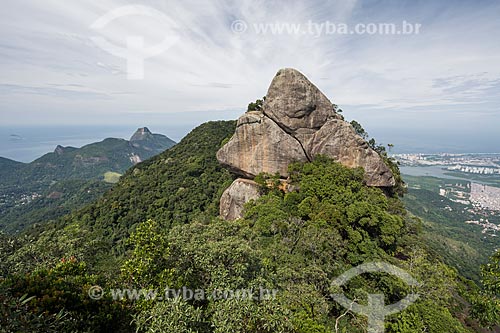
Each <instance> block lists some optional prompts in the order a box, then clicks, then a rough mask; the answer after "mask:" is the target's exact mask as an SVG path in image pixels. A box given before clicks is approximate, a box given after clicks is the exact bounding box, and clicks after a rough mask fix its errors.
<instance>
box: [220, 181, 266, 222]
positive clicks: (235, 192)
mask: <svg viewBox="0 0 500 333" xmlns="http://www.w3.org/2000/svg"><path fill="white" fill-rule="evenodd" d="M259 197H260V193H259V185H258V184H257V183H256V182H254V181H252V180H249V179H242V178H238V179H236V180H235V181H234V182H233V183H232V184H231V186H229V187H228V188H227V189H226V190H225V191H224V193H223V194H222V197H221V199H220V215H221V217H222V218H224V219H226V220H229V221H233V220H236V219H239V218H241V217H242V214H243V206H244V205H245V203H247V202H248V201H250V200H252V199H257V198H259Z"/></svg>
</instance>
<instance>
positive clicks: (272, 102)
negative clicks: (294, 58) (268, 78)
mask: <svg viewBox="0 0 500 333" xmlns="http://www.w3.org/2000/svg"><path fill="white" fill-rule="evenodd" d="M263 111H264V114H265V115H266V116H268V117H269V118H271V119H272V120H274V121H275V122H276V123H278V124H280V125H281V127H282V128H283V130H285V131H286V132H287V133H289V134H292V135H295V134H301V133H304V134H309V133H313V132H314V131H316V130H318V129H320V128H321V126H323V125H324V124H325V123H326V122H327V120H328V119H341V117H340V116H339V115H338V114H336V113H335V112H334V111H333V104H332V103H331V102H330V101H329V100H328V98H327V97H326V96H325V95H324V94H323V93H322V92H321V91H320V90H319V89H318V88H317V87H316V86H315V85H314V84H312V83H311V81H309V80H308V79H307V78H306V77H305V76H304V75H303V74H302V73H300V72H299V71H298V70H296V69H293V68H285V69H281V70H279V71H278V73H277V74H276V76H275V77H274V79H273V81H272V82H271V85H270V86H269V89H268V91H267V95H266V100H265V102H264V105H263Z"/></svg>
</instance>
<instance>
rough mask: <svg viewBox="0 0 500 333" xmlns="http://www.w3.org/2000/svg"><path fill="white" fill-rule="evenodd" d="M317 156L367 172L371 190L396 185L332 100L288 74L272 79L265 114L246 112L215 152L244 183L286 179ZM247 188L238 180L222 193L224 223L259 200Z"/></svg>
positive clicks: (284, 71)
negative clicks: (262, 177)
mask: <svg viewBox="0 0 500 333" xmlns="http://www.w3.org/2000/svg"><path fill="white" fill-rule="evenodd" d="M319 154H322V155H326V156H329V157H331V158H333V159H334V160H336V161H338V162H340V163H342V164H343V165H345V166H347V167H352V168H355V167H363V168H364V169H365V182H366V184H367V185H369V186H378V187H391V186H394V184H395V181H394V177H393V175H392V172H391V170H390V169H389V167H388V166H387V165H386V164H385V163H384V161H383V159H382V158H381V157H380V156H379V154H378V153H377V152H375V151H374V150H373V149H372V148H371V147H370V146H369V145H368V143H367V142H366V141H364V140H363V138H361V137H360V136H359V135H357V134H356V131H355V130H354V128H353V127H352V126H351V124H349V123H347V122H345V121H344V120H343V118H342V116H340V115H338V114H336V113H335V112H334V110H333V104H332V103H331V102H330V101H329V100H328V98H326V96H325V95H324V94H323V93H322V92H321V91H320V90H319V89H318V88H317V87H316V86H314V85H313V84H312V83H311V82H310V81H309V80H308V79H307V78H306V77H305V76H304V75H303V74H301V73H300V72H298V71H297V70H295V69H291V68H286V69H282V70H280V71H279V72H278V73H277V74H276V76H275V77H274V79H273V81H272V83H271V86H270V87H269V90H268V92H267V95H266V100H265V102H264V105H263V109H262V111H253V112H247V113H245V114H244V115H242V116H241V117H240V118H239V119H238V124H237V128H236V132H235V134H234V136H233V137H232V138H231V140H230V141H229V142H228V143H227V144H226V145H224V147H222V148H221V149H220V150H219V151H218V152H217V159H218V160H219V161H220V162H221V164H223V165H224V166H226V167H227V168H228V169H230V170H231V171H232V172H234V173H235V174H237V175H240V176H242V177H245V178H253V177H255V176H256V175H257V174H259V173H261V172H267V173H270V174H275V173H276V172H278V173H279V174H280V175H281V176H282V177H283V178H286V177H287V169H288V165H289V164H290V163H292V162H295V161H301V162H304V161H308V160H312V159H313V158H314V157H315V156H316V155H319ZM249 184H250V183H248V182H244V180H242V179H238V180H236V181H235V183H233V185H231V187H230V188H229V189H228V190H226V192H224V195H223V200H222V199H221V215H222V216H223V217H224V218H226V219H229V220H231V219H233V217H235V216H240V215H241V209H242V207H243V204H242V202H246V201H244V200H245V198H247V197H249V196H251V197H252V198H254V195H257V194H256V193H257V192H251V191H252V190H250V188H251V186H250V185H249ZM233 197H234V198H233ZM242 200H243V201H242Z"/></svg>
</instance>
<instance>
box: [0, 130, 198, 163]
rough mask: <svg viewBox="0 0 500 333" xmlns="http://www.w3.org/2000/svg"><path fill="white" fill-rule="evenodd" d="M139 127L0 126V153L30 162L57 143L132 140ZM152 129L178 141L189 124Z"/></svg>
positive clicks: (73, 145)
mask: <svg viewBox="0 0 500 333" xmlns="http://www.w3.org/2000/svg"><path fill="white" fill-rule="evenodd" d="M138 127H139V126H137V127H134V126H106V127H104V126H102V127H99V126H57V127H7V126H3V127H1V126H0V156H1V157H6V158H10V159H13V160H15V161H20V162H31V161H33V160H35V159H37V158H38V157H40V156H42V155H44V154H46V153H48V152H52V151H54V149H55V148H56V146H57V145H61V146H72V147H82V146H84V145H87V144H90V143H93V142H98V141H102V140H104V139H105V138H110V137H111V138H122V139H127V140H128V139H129V138H130V137H131V136H132V134H134V132H135V131H136V130H137V128H138ZM147 127H148V128H149V129H150V130H151V132H153V133H159V134H163V135H166V136H168V137H169V138H171V139H172V140H174V141H176V142H179V141H180V140H181V139H182V137H184V136H185V135H186V134H187V133H188V132H189V131H190V130H191V129H192V127H190V126H168V125H163V126H161V127H158V126H147Z"/></svg>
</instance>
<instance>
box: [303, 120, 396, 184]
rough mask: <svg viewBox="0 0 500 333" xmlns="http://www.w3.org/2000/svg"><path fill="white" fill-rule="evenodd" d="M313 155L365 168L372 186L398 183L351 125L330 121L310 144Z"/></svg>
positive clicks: (367, 179) (308, 147)
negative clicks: (324, 156)
mask: <svg viewBox="0 0 500 333" xmlns="http://www.w3.org/2000/svg"><path fill="white" fill-rule="evenodd" d="M306 146H307V150H308V151H309V152H310V154H311V156H316V155H326V156H329V157H331V158H333V159H334V160H335V161H338V162H340V163H341V164H343V165H345V166H347V167H350V168H357V167H363V169H365V182H366V184H367V185H368V186H379V187H389V186H394V185H395V181H394V177H393V176H392V172H391V170H390V169H389V167H388V166H387V165H386V164H385V163H384V162H383V161H382V158H381V157H380V155H379V154H378V153H377V152H375V151H374V150H373V149H371V148H370V147H369V146H368V143H367V142H366V141H364V140H363V139H362V138H361V137H360V136H359V135H357V134H356V132H355V130H354V128H353V127H352V126H351V124H349V123H348V122H345V121H343V120H339V119H332V120H329V121H328V122H327V123H326V124H325V125H323V127H321V129H320V130H319V131H317V132H316V133H315V134H314V135H313V137H312V138H311V139H310V140H309V142H308V143H307V145H306Z"/></svg>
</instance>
